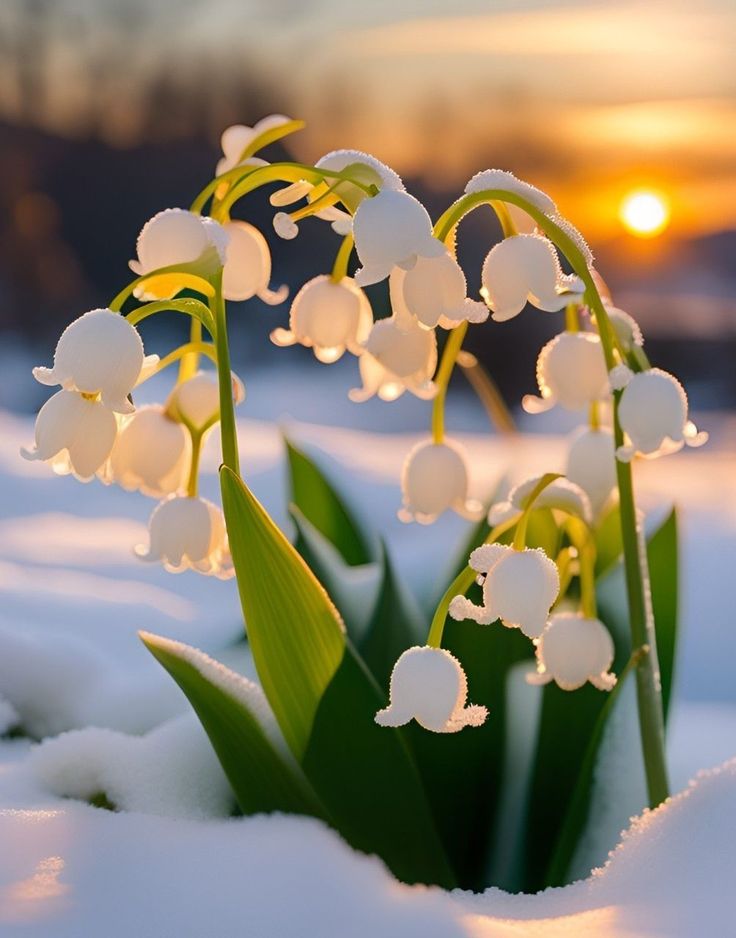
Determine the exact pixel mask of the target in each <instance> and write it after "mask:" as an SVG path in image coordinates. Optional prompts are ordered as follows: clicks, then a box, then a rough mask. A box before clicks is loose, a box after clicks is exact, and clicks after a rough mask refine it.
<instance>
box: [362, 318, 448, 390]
mask: <svg viewBox="0 0 736 938" xmlns="http://www.w3.org/2000/svg"><path fill="white" fill-rule="evenodd" d="M364 348H365V351H364V352H363V354H362V355H361V356H360V358H359V359H358V366H359V368H360V376H361V378H362V379H363V387H362V388H354V389H353V390H352V391H350V400H352V401H357V402H360V401H367V400H368V399H369V398H371V397H373V395H374V394H377V395H378V396H379V397H380V398H381V400H384V401H394V400H396V398H397V397H401V395H402V394H403V393H404V391H411V393H412V394H415V395H416V396H417V397H420V398H422V399H423V400H430V399H431V398H433V397H434V395H435V394H436V393H437V387H436V385H435V384H434V383H433V381H432V375H433V374H434V370H435V368H436V367H437V339H436V337H435V334H434V331H433V330H427V329H422V328H421V327H420V326H419V325H418V324H417V323H413V324H411V325H409V324H407V326H406V328H404V327H402V326H400V325H399V324H398V323H397V321H396V318H395V317H391V318H390V319H380V320H379V321H378V322H377V323H375V324H374V326H373V328H372V329H371V332H370V335H369V336H368V338H367V340H366V341H365V343H364Z"/></svg>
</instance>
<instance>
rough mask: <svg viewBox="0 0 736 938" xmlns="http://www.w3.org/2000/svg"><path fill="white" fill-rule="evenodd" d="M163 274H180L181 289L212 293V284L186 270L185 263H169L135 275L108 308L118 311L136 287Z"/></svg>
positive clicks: (208, 294)
mask: <svg viewBox="0 0 736 938" xmlns="http://www.w3.org/2000/svg"><path fill="white" fill-rule="evenodd" d="M165 274H181V279H182V283H183V286H182V289H184V287H189V288H190V289H192V290H196V291H197V293H201V294H202V295H203V296H207V297H209V296H211V295H212V286H211V284H210V283H209V282H208V281H207V280H205V279H204V277H200V276H199V274H195V273H192V272H191V271H189V270H187V269H186V265H184V266H182V265H181V264H170V265H169V266H168V267H159V268H158V270H152V271H151V272H150V273H148V274H142V275H141V276H140V277H136V278H135V280H133V281H131V282H130V283H129V284H128V285H127V287H124V288H123V289H122V290H121V291H120V293H118V294H117V296H115V297H114V298H113V299H112V300H111V302H110V305H109V306H108V309H111V310H112V311H113V312H114V313H119V312H120V310H121V309H122V308H123V304H124V303H125V301H126V300H127V299H129V297H131V296H132V295H133V292H134V290H135V289H136V287H140V286H142V285H143V284H144V283H145V282H146V281H147V280H153V279H154V277H160V276H164V275H165Z"/></svg>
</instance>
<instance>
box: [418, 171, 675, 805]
mask: <svg viewBox="0 0 736 938" xmlns="http://www.w3.org/2000/svg"><path fill="white" fill-rule="evenodd" d="M494 201H501V202H510V203H511V204H513V205H517V206H518V207H519V208H521V209H523V210H524V211H525V212H526V213H527V214H528V215H530V216H531V217H532V218H533V219H534V221H535V222H536V223H537V225H538V226H539V228H540V229H541V230H542V231H544V233H545V234H546V235H547V237H548V238H549V239H550V240H551V241H553V242H554V244H555V245H556V246H557V247H558V248H559V249H560V250H561V251H562V253H563V254H564V255H565V257H566V258H567V260H568V261H569V263H570V264H571V266H572V268H573V270H574V271H575V273H576V274H577V276H578V277H580V279H581V280H582V281H583V283H584V284H585V298H586V301H587V303H588V306H589V307H590V309H591V311H592V313H593V315H594V316H595V318H596V322H597V324H598V332H599V334H600V338H601V345H602V347H603V354H604V356H605V359H606V367H607V368H608V370H609V371H610V370H611V369H612V368H613V367H614V366H615V365H616V357H615V354H614V350H615V349H618V351H619V353H620V355H621V358H622V360H623V361H626V357H627V356H626V352H625V350H624V349H622V348H621V345H620V342H619V341H618V338H617V336H616V333H615V331H614V329H613V326H612V324H611V321H610V319H609V318H608V313H607V312H606V309H605V306H604V305H603V301H602V300H601V297H600V293H599V292H598V288H597V286H596V284H595V281H594V279H593V275H592V274H591V272H590V270H589V269H588V264H587V262H586V260H585V257H584V256H583V254H582V252H581V250H580V248H579V247H578V245H577V244H576V243H575V241H574V240H573V239H572V238H571V237H570V235H569V234H568V233H567V232H566V231H565V230H564V229H563V228H561V227H560V225H558V224H557V223H556V222H555V221H554V220H553V219H552V218H550V217H549V216H547V215H545V214H544V212H542V211H540V209H538V208H537V207H536V206H535V205H532V203H531V202H529V201H528V200H527V199H525V198H523V196H520V195H518V194H517V193H515V192H507V191H506V190H503V189H486V190H484V191H482V192H475V193H472V194H471V195H466V196H463V197H462V198H460V199H458V201H457V202H455V203H454V204H453V205H451V206H450V207H449V208H448V209H447V211H446V212H445V213H444V215H443V216H442V218H441V219H440V221H439V222H438V223H437V226H436V227H439V226H440V225H442V226H443V227H445V228H446V229H447V230H451V229H452V228H454V227H455V225H457V224H458V223H459V222H460V220H461V219H462V218H463V217H464V216H465V215H467V213H468V212H470V211H472V210H473V209H474V208H477V207H478V206H479V205H484V204H488V203H492V202H494ZM620 398H621V392H620V391H616V392H614V395H613V402H614V403H613V431H614V439H615V443H616V447H619V446H622V445H623V443H624V434H623V430H622V428H621V423H620V421H619V417H618V406H619V401H620ZM616 478H617V482H618V491H619V502H620V511H621V534H622V540H623V548H624V569H625V573H626V592H627V597H628V605H629V626H630V630H631V645H632V648H641V647H643V646H648V650H647V653H646V654H642V655H641V656H640V657H639V658H638V659H637V662H636V688H637V704H638V711H639V730H640V734H641V743H642V754H643V759H644V768H645V771H646V776H647V789H648V792H649V804H650V806H651V807H656V806H657V805H658V804H660V803H661V802H662V801H664V800H665V799H666V798H667V797H668V796H669V784H668V780H667V763H666V758H665V745H664V716H663V710H662V694H661V688H660V686H659V680H658V675H659V665H658V663H657V654H656V649H655V648H654V646H651V645H649V643H648V641H647V616H646V595H647V591H648V589H649V583H648V580H649V575H648V570H647V561H646V552H645V551H642V549H641V546H640V543H639V538H638V534H637V519H636V504H635V501H634V485H633V479H632V473H631V465H630V464H629V463H623V462H620V461H619V460H616Z"/></svg>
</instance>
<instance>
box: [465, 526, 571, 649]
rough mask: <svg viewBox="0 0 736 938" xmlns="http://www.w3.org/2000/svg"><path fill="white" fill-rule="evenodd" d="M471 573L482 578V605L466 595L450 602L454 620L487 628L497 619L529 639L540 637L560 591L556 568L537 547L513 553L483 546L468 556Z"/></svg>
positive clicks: (498, 546) (509, 550) (491, 546)
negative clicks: (480, 575) (468, 620)
mask: <svg viewBox="0 0 736 938" xmlns="http://www.w3.org/2000/svg"><path fill="white" fill-rule="evenodd" d="M469 564H470V566H471V567H472V569H473V570H475V571H477V572H478V573H480V574H482V575H484V576H485V580H484V581H483V605H482V606H476V605H475V604H474V603H472V602H471V601H470V600H469V599H467V598H466V597H465V596H455V597H454V598H453V600H452V601H451V603H450V615H451V616H452V618H453V619H473V620H474V621H475V622H479V623H480V624H481V625H490V623H491V622H495V621H496V619H500V620H501V622H502V623H503V624H504V625H505V626H506V627H507V628H509V629H514V628H518V629H521V631H522V632H523V633H524V635H526V636H527V637H528V638H539V636H540V635H541V634H542V631H543V630H544V627H545V625H546V624H547V617H548V616H549V610H550V609H551V607H552V604H553V603H554V601H555V600H556V599H557V594H558V593H559V591H560V578H559V574H558V572H557V565H556V564H555V563H554V562H553V561H552V560H550V559H549V557H548V556H547V555H546V554H545V552H544V551H543V550H540V549H539V548H534V549H532V548H528V547H527V548H525V549H524V550H514V548H513V547H507V546H505V545H503V544H484V545H482V546H481V547H477V548H476V549H475V550H474V551H473V553H472V554H471V555H470V560H469Z"/></svg>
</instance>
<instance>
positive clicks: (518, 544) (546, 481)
mask: <svg viewBox="0 0 736 938" xmlns="http://www.w3.org/2000/svg"><path fill="white" fill-rule="evenodd" d="M561 477H562V473H560V472H545V474H544V475H543V476H542V478H541V479H540V480H539V482H537V484H536V485H535V486H534V488H533V489H532V490H531V492H530V493H529V496H528V498H527V500H526V505H524V510H523V511H522V513H521V517H520V518H519V519H518V522H517V525H516V533H515V534H514V543H513V548H514V550H524V548H525V547H526V531H527V528H528V527H529V515H530V514H531V513H532V511H533V510H534V503H535V502H536V500H537V499H538V498H539V496H540V495H541V494H542V492H543V491H544V490H545V489H546V488H547V486H548V485H552V483H553V482H554V481H555V480H556V479H560V478H561Z"/></svg>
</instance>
